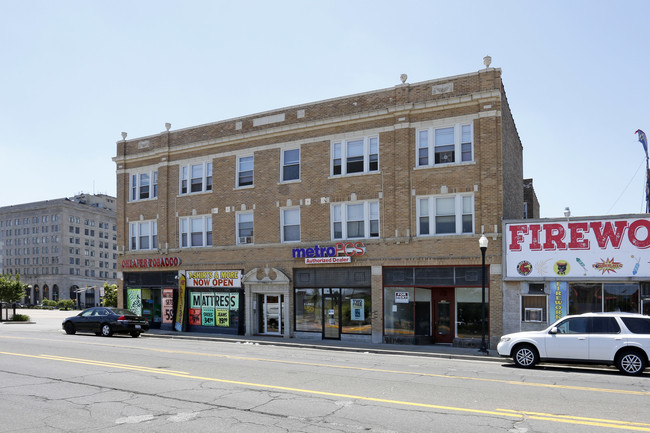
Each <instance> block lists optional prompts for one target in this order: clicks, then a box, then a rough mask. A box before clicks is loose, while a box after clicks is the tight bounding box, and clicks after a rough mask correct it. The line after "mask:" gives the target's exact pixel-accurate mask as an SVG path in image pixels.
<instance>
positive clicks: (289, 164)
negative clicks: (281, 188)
mask: <svg viewBox="0 0 650 433" xmlns="http://www.w3.org/2000/svg"><path fill="white" fill-rule="evenodd" d="M299 179H300V149H290V150H283V151H282V181H283V182H287V181H290V180H299Z"/></svg>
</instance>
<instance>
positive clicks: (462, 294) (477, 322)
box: [456, 287, 490, 338]
mask: <svg viewBox="0 0 650 433" xmlns="http://www.w3.org/2000/svg"><path fill="white" fill-rule="evenodd" d="M489 298H490V297H489V291H488V289H485V304H486V305H485V312H486V320H487V312H488V311H490V310H489V305H488V299H489ZM481 300H482V288H480V287H476V288H461V287H459V288H457V289H456V336H457V337H459V338H473V337H478V336H481ZM486 329H487V327H486Z"/></svg>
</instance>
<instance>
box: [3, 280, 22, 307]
mask: <svg viewBox="0 0 650 433" xmlns="http://www.w3.org/2000/svg"><path fill="white" fill-rule="evenodd" d="M25 287H27V285H26V284H23V283H21V282H20V275H16V276H15V277H14V276H13V275H7V274H2V275H0V301H2V302H8V303H12V302H18V301H20V300H21V299H22V298H24V297H25Z"/></svg>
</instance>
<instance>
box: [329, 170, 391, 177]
mask: <svg viewBox="0 0 650 433" xmlns="http://www.w3.org/2000/svg"><path fill="white" fill-rule="evenodd" d="M373 174H381V171H364V172H363V173H346V174H331V175H329V177H328V179H340V178H342V177H355V176H367V175H373Z"/></svg>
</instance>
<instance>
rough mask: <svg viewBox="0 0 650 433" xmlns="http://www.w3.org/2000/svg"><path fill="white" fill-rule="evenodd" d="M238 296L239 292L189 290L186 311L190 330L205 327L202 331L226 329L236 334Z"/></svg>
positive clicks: (237, 326)
mask: <svg viewBox="0 0 650 433" xmlns="http://www.w3.org/2000/svg"><path fill="white" fill-rule="evenodd" d="M240 295H241V292H239V291H232V292H231V291H218V290H210V289H191V291H190V293H189V311H188V312H189V315H188V316H189V325H190V330H192V327H206V328H203V330H206V329H220V330H221V331H225V330H226V329H228V330H230V331H232V332H238V330H239V305H240ZM207 327H209V328H207ZM197 330H202V328H198V329H197Z"/></svg>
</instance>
